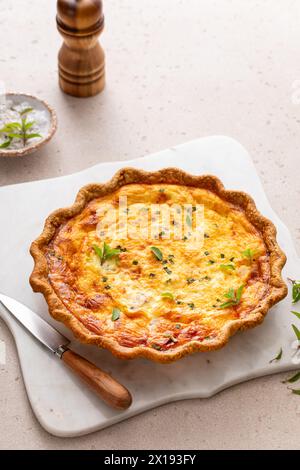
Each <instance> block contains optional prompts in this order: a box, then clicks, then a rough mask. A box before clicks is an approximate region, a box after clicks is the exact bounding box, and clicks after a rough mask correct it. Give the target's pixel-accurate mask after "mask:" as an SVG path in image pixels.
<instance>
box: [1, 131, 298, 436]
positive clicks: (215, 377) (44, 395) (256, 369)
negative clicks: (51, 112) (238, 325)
mask: <svg viewBox="0 0 300 470" xmlns="http://www.w3.org/2000/svg"><path fill="white" fill-rule="evenodd" d="M124 166H133V167H138V168H143V169H144V170H156V169H160V168H163V167H169V166H172V167H174V166H177V167H180V168H182V169H184V170H186V171H188V172H191V173H194V174H204V173H211V174H214V175H216V176H218V177H220V178H221V179H222V181H223V182H224V184H225V186H226V188H230V189H236V190H243V191H246V192H248V193H249V194H251V195H252V196H253V198H254V199H255V201H256V203H257V206H258V209H259V210H260V211H261V212H262V213H263V214H264V215H265V216H267V217H269V218H270V219H271V220H273V222H274V223H275V225H276V226H277V229H278V241H279V243H280V245H281V247H282V249H283V250H284V251H285V253H286V254H287V257H288V262H287V265H286V268H285V270H284V274H285V275H288V276H290V277H294V278H300V260H299V258H298V256H297V253H296V250H295V247H294V244H293V242H292V239H291V235H290V233H289V231H288V229H287V227H286V226H285V225H284V224H283V223H282V222H281V220H280V219H279V218H278V216H277V215H276V214H275V212H274V211H273V210H272V208H271V207H270V205H269V203H268V201H267V199H266V196H265V193H264V191H263V188H262V185H261V183H260V180H259V178H258V176H257V173H256V170H255V167H254V165H253V163H252V160H251V158H250V156H249V155H248V153H247V152H246V151H245V149H244V148H243V147H242V146H241V145H240V144H239V143H238V142H236V141H234V140H232V139H230V138H228V137H223V136H216V137H207V138H204V139H198V140H194V141H192V142H189V143H186V144H183V145H180V146H178V147H175V148H171V149H169V150H165V151H163V152H159V153H157V154H154V155H150V156H147V157H144V158H140V159H137V160H131V161H128V162H112V163H103V164H99V165H96V166H94V167H92V168H89V169H87V170H84V171H82V172H80V173H77V174H74V175H70V176H64V177H60V178H55V179H50V180H44V181H36V182H32V183H24V184H19V185H12V186H6V187H1V188H0V207H1V230H0V259H1V272H0V286H1V287H0V290H1V292H3V293H4V294H7V295H9V296H11V297H14V298H16V299H17V300H19V301H21V302H23V303H25V304H27V305H28V306H29V307H31V308H32V309H33V310H35V311H36V312H37V313H38V314H40V315H41V316H43V317H44V318H45V319H47V320H48V321H49V322H50V323H52V324H53V325H54V326H55V327H56V328H57V329H59V330H60V331H62V333H64V334H65V335H66V336H69V337H71V334H70V332H69V331H67V330H66V329H65V328H64V327H63V326H62V325H61V324H60V323H58V322H55V321H54V320H52V319H51V318H50V317H49V315H48V313H47V306H46V303H45V301H44V298H43V297H42V296H41V295H39V294H34V293H33V292H32V290H31V288H30V285H29V283H28V278H29V275H30V272H31V270H32V265H33V263H32V259H31V257H30V255H29V252H28V250H29V246H30V243H31V241H32V240H34V239H35V238H36V237H37V235H39V234H40V232H41V230H42V227H43V224H44V220H45V217H46V216H47V215H48V214H49V213H50V212H51V211H52V210H54V209H57V208H58V207H63V206H68V205H70V204H71V203H72V202H73V200H74V198H75V196H76V193H77V191H78V190H79V189H80V188H81V186H83V185H85V184H87V183H92V182H103V181H106V180H108V179H109V178H110V177H111V176H112V175H113V174H114V173H115V172H116V171H117V170H118V169H119V168H122V167H124ZM290 310H291V302H290V296H289V297H288V298H286V299H285V300H284V301H282V302H281V303H280V304H279V305H277V306H276V307H274V308H273V309H272V310H271V311H270V312H269V314H268V316H267V318H266V320H265V321H264V323H263V324H262V325H261V326H259V327H257V328H255V329H253V330H250V331H247V332H243V333H238V334H237V335H236V336H234V337H233V338H232V339H231V340H230V342H229V344H228V345H227V346H226V347H225V348H224V349H221V350H220V351H215V352H211V353H205V354H204V353H198V354H196V355H194V356H190V357H186V358H184V359H182V360H180V361H179V362H176V363H174V364H169V365H162V364H155V363H152V362H150V361H147V360H142V359H141V360H134V361H121V360H118V359H116V358H114V357H113V356H112V355H111V354H110V353H109V352H107V351H104V350H100V349H98V348H96V347H93V346H83V345H80V344H78V343H77V342H76V341H75V340H73V341H72V343H73V344H72V345H73V347H74V349H76V350H78V351H79V352H80V353H82V354H84V355H85V356H86V357H87V358H89V359H91V360H92V361H94V362H95V363H97V364H98V365H99V366H101V367H102V368H103V369H104V370H107V371H108V372H111V373H112V374H113V375H114V376H115V377H116V378H117V379H119V380H120V381H121V382H122V383H124V384H125V385H126V386H127V387H128V388H129V390H130V391H131V393H132V395H133V405H132V406H131V408H130V409H129V410H127V411H125V412H118V411H114V410H112V409H110V408H108V407H107V406H106V405H105V404H103V403H102V402H101V401H100V400H99V399H98V398H97V397H96V396H95V395H94V394H93V393H92V392H90V391H89V390H88V389H87V388H86V387H85V386H84V385H83V384H82V383H81V382H80V380H79V379H77V378H76V377H74V375H73V374H72V373H71V372H69V371H68V370H67V369H66V368H65V366H64V364H63V363H62V362H60V361H59V360H57V359H56V358H55V357H54V355H52V354H51V353H50V352H48V350H47V349H45V348H43V347H42V346H41V345H40V344H38V343H37V342H36V341H35V340H33V338H32V337H31V336H30V335H29V334H28V333H27V332H25V331H24V330H23V329H22V327H21V326H20V325H19V324H17V323H16V322H15V321H14V319H12V318H9V317H8V315H7V314H5V313H4V312H0V316H2V318H3V319H4V321H5V322H6V323H7V324H8V326H9V328H10V330H11V332H12V334H13V336H14V338H15V341H16V345H17V349H18V354H19V358H20V364H21V368H22V373H23V378H24V382H25V386H26V390H27V393H28V397H29V400H30V403H31V405H32V408H33V410H34V412H35V414H36V416H37V419H38V420H39V422H40V423H41V425H42V426H43V427H44V428H45V429H46V430H47V431H49V432H50V433H51V434H54V435H57V436H78V435H82V434H86V433H89V432H92V431H95V430H97V429H101V428H105V427H106V426H109V425H111V424H113V423H117V422H119V421H122V420H124V419H126V418H129V417H131V416H134V415H136V414H138V413H141V412H142V411H145V410H148V409H150V408H153V407H156V406H159V405H161V404H163V403H167V402H171V401H175V400H182V399H189V398H196V397H201V398H203V397H210V396H212V395H214V394H215V393H217V392H219V391H220V390H223V389H224V388H226V387H230V386H231V385H233V384H236V383H238V382H242V381H245V380H248V379H251V378H254V377H259V376H263V375H267V374H273V373H275V372H280V371H285V370H291V369H294V368H295V367H296V366H295V365H294V364H293V363H292V359H291V358H292V351H291V347H290V346H291V343H292V341H293V340H294V339H295V337H294V333H293V331H292V328H291V323H292V322H295V320H296V322H297V319H296V318H295V317H294V316H293V315H292V314H291V313H290ZM280 347H282V348H283V351H284V353H283V357H282V359H281V361H279V362H277V363H272V364H269V361H270V359H271V358H273V357H274V356H275V355H276V353H277V352H278V350H279V349H280ZM208 359H209V362H208V361H207V360H208Z"/></svg>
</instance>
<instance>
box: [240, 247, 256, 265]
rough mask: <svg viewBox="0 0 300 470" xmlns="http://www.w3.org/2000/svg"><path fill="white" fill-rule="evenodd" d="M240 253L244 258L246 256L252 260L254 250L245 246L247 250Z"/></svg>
mask: <svg viewBox="0 0 300 470" xmlns="http://www.w3.org/2000/svg"><path fill="white" fill-rule="evenodd" d="M242 255H243V257H244V258H247V259H248V260H249V261H251V262H252V261H253V257H254V255H255V252H254V251H253V250H251V249H250V248H247V250H245V251H242Z"/></svg>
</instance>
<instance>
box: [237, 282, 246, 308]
mask: <svg viewBox="0 0 300 470" xmlns="http://www.w3.org/2000/svg"><path fill="white" fill-rule="evenodd" d="M243 289H244V285H243V284H242V285H241V286H240V287H239V288H238V290H237V291H236V300H237V302H238V303H239V302H240V300H241V297H242V293H243Z"/></svg>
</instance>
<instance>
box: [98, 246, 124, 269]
mask: <svg viewBox="0 0 300 470" xmlns="http://www.w3.org/2000/svg"><path fill="white" fill-rule="evenodd" d="M93 249H94V251H95V253H96V255H97V256H98V257H99V258H100V263H101V265H102V264H103V263H104V262H105V261H106V260H108V259H111V258H114V257H118V256H119V254H120V253H121V251H120V250H119V249H118V248H111V247H110V246H109V245H108V244H107V243H105V242H104V243H103V248H102V249H101V248H100V247H99V246H98V245H93Z"/></svg>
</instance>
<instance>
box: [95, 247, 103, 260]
mask: <svg viewBox="0 0 300 470" xmlns="http://www.w3.org/2000/svg"><path fill="white" fill-rule="evenodd" d="M93 250H94V252H95V253H96V255H97V256H99V258H100V260H102V256H103V253H102V249H101V248H100V247H99V246H98V245H93Z"/></svg>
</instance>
